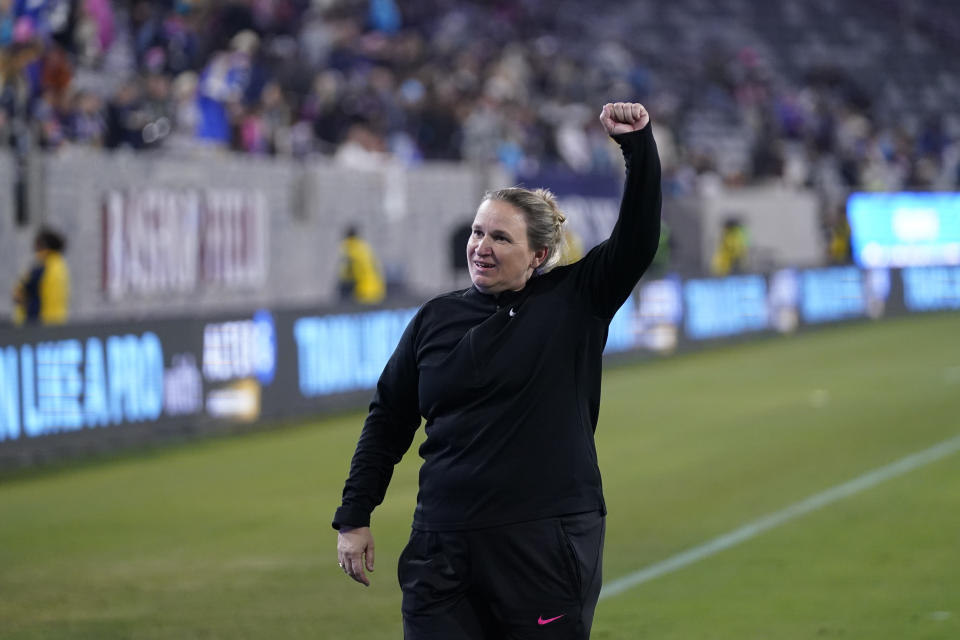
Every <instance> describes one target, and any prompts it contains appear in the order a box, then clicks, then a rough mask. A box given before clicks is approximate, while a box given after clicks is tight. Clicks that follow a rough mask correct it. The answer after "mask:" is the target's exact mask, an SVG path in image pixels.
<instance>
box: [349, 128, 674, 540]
mask: <svg viewBox="0 0 960 640" xmlns="http://www.w3.org/2000/svg"><path fill="white" fill-rule="evenodd" d="M614 139H615V140H616V141H617V142H618V143H619V144H620V147H621V149H622V151H623V155H624V159H625V160H626V166H627V175H626V181H625V185H624V194H623V199H622V201H621V205H620V213H619V218H618V219H617V223H616V226H615V227H614V229H613V232H612V233H611V235H610V237H609V238H608V239H607V240H605V241H604V242H602V243H600V244H599V245H597V246H596V247H594V248H593V249H592V250H591V251H590V252H588V253H587V255H586V256H584V257H583V259H582V260H580V261H579V262H577V263H575V264H572V265H569V266H564V267H558V268H556V269H554V270H552V271H550V272H548V273H546V274H542V275H536V276H534V277H532V278H531V279H530V280H529V281H528V282H527V284H526V286H525V287H524V288H523V289H522V290H520V291H506V292H503V293H501V294H499V295H496V296H494V295H487V294H484V293H481V292H480V291H478V290H477V289H476V288H474V287H471V288H469V289H465V290H462V291H454V292H452V293H448V294H445V295H441V296H438V297H436V298H434V299H432V300H430V301H429V302H427V303H426V304H424V305H423V307H421V308H420V310H419V311H418V312H417V314H416V315H415V316H414V318H413V319H412V320H411V321H410V324H409V325H408V326H407V328H406V330H405V331H404V333H403V336H402V337H401V339H400V342H399V344H398V345H397V348H396V350H395V351H394V353H393V355H392V356H391V357H390V360H389V361H388V362H387V365H386V367H385V368H384V370H383V374H382V375H381V376H380V380H379V381H378V383H377V388H376V392H375V393H374V397H373V401H372V402H371V404H370V412H369V414H368V416H367V419H366V422H365V423H364V426H363V430H362V432H361V434H360V441H359V443H358V444H357V449H356V453H355V454H354V456H353V460H352V462H351V465H350V475H349V477H348V479H347V482H346V485H345V487H344V490H343V502H342V505H341V506H340V508H339V509H337V512H336V514H335V516H334V521H333V526H334V528H340V526H353V527H359V526H368V525H369V523H370V514H371V512H372V511H373V509H374V507H375V506H377V505H378V504H380V503H381V502H382V501H383V498H384V495H385V494H386V491H387V485H388V484H389V482H390V478H391V476H392V475H393V468H394V466H395V465H396V464H397V463H398V462H399V461H400V459H401V458H402V457H403V454H404V453H406V451H407V449H409V448H410V444H411V442H412V441H413V436H414V432H415V431H416V430H417V428H418V427H419V425H420V418H421V416H423V417H424V418H425V419H426V426H425V430H426V436H427V437H426V440H425V441H424V443H423V445H422V446H421V447H420V456H421V457H422V458H423V465H422V466H421V468H420V492H419V494H418V496H417V507H416V510H415V512H414V522H413V526H414V527H415V528H417V529H422V530H428V531H453V530H462V529H478V528H483V527H488V526H498V525H502V524H509V523H513V522H522V521H526V520H537V519H541V518H548V517H552V516H557V515H563V514H570V513H579V512H584V511H592V510H601V511H603V512H604V513H605V512H606V507H605V504H604V501H603V491H602V488H601V482H600V469H599V466H598V465H597V451H596V446H595V444H594V432H595V431H596V428H597V417H598V414H599V410H600V375H601V365H602V354H603V348H604V345H605V344H606V340H607V329H608V327H609V325H610V320H611V318H612V317H613V315H614V313H616V311H617V309H619V308H620V306H621V305H622V304H623V303H624V301H625V300H626V299H627V297H628V296H629V295H630V292H631V291H632V290H633V288H634V286H636V284H637V281H638V280H639V279H640V276H641V275H642V274H643V272H644V271H645V270H646V268H647V267H648V266H649V265H650V262H651V261H652V260H653V256H654V254H655V253H656V250H657V243H658V240H659V236H660V200H661V197H660V160H659V157H658V155H657V148H656V144H655V143H654V140H653V135H652V132H651V126H650V125H649V124H648V125H647V126H646V127H644V128H643V129H642V130H640V131H635V132H632V133H627V134H622V135H618V136H614Z"/></svg>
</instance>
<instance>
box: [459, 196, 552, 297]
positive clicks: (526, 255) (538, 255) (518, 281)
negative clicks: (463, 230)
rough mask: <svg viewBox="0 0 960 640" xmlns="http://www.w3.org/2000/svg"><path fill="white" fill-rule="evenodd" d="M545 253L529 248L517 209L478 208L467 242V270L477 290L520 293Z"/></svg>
mask: <svg viewBox="0 0 960 640" xmlns="http://www.w3.org/2000/svg"><path fill="white" fill-rule="evenodd" d="M546 253H547V251H546V249H540V250H539V251H534V250H533V249H531V248H530V245H529V244H528V243H527V221H526V219H525V218H524V216H523V213H522V212H521V211H520V210H519V209H517V208H516V207H514V206H513V205H512V204H509V203H507V202H504V201H502V200H484V201H483V202H482V203H481V204H480V208H479V209H477V215H476V217H475V218H474V219H473V232H472V233H471V234H470V240H469V241H467V266H468V267H469V269H470V279H471V280H473V284H474V286H476V287H477V289H479V290H480V291H482V292H483V293H490V294H497V293H500V292H502V291H519V290H520V289H523V287H524V286H525V285H526V284H527V280H529V279H530V276H531V275H532V274H533V271H534V269H536V268H537V267H538V266H540V265H541V264H542V263H543V260H544V258H545V257H546Z"/></svg>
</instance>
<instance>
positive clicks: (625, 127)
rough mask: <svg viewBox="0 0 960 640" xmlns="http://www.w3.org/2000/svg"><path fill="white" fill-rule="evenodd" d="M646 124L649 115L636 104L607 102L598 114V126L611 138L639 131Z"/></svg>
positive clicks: (642, 107) (648, 120)
mask: <svg viewBox="0 0 960 640" xmlns="http://www.w3.org/2000/svg"><path fill="white" fill-rule="evenodd" d="M648 122H650V114H649V113H647V109H646V108H645V107H644V106H643V105H642V104H640V103H638V102H614V103H609V102H608V103H607V104H605V105H603V111H601V112H600V124H602V125H603V128H604V130H606V132H607V133H608V134H609V135H611V136H615V135H618V134H621V133H630V132H631V131H639V130H640V129H643V128H644V127H645V126H647V123H648Z"/></svg>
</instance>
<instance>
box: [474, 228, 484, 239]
mask: <svg viewBox="0 0 960 640" xmlns="http://www.w3.org/2000/svg"><path fill="white" fill-rule="evenodd" d="M482 235H483V231H480V229H474V230H473V237H474V238H479V237H480V236H482Z"/></svg>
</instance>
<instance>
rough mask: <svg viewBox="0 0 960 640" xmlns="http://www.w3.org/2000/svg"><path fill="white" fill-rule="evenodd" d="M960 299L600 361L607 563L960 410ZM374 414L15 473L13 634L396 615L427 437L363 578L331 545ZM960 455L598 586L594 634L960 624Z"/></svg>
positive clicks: (853, 470)
mask: <svg viewBox="0 0 960 640" xmlns="http://www.w3.org/2000/svg"><path fill="white" fill-rule="evenodd" d="M958 322H960V316H958V315H957V314H952V315H951V314H945V315H931V316H924V317H913V318H907V319H901V320H892V321H886V322H884V323H881V324H857V325H848V326H844V327H838V328H832V329H825V330H822V331H819V332H816V333H812V334H806V335H802V336H796V337H791V338H783V339H775V340H765V341H762V342H757V343H752V344H746V345H739V346H736V347H725V348H720V349H714V350H711V351H707V352H701V353H696V354H690V355H685V356H682V357H676V358H671V359H666V360H661V361H656V362H647V363H643V364H640V365H634V366H628V367H621V368H617V369H613V370H610V371H608V372H607V373H606V374H605V383H604V392H603V393H604V396H603V410H602V415H601V426H600V430H599V433H598V446H599V450H600V457H601V467H602V469H603V472H604V482H605V490H606V495H607V499H608V506H609V509H610V515H609V523H608V538H607V546H606V557H605V563H604V571H605V575H606V577H607V579H608V580H609V579H615V578H617V577H620V576H623V575H626V574H629V573H631V572H633V571H635V570H637V569H641V568H643V567H645V566H648V565H651V564H654V563H656V562H658V561H660V560H663V559H665V558H667V557H670V556H671V555H673V554H675V553H678V552H680V551H682V550H684V549H687V548H690V547H694V546H696V545H699V544H701V543H703V542H705V541H707V540H709V539H711V538H713V537H715V536H717V535H720V534H722V533H725V532H727V531H730V530H732V529H735V528H737V527H738V526H740V525H742V524H744V523H746V522H749V521H751V520H753V519H756V518H757V517H760V516H762V515H764V514H767V513H770V512H773V511H776V510H778V509H781V508H783V507H785V506H788V505H790V504H792V503H795V502H796V501H798V500H801V499H803V498H805V497H807V496H809V495H811V494H814V493H817V492H819V491H822V490H824V489H826V488H829V487H831V486H834V485H837V484H840V483H842V482H845V481H847V480H850V479H852V478H854V477H857V476H859V475H861V474H863V473H864V472H867V471H869V470H871V469H874V468H877V467H880V466H883V465H885V464H887V463H889V462H892V461H894V460H897V459H899V458H901V457H903V456H905V455H907V454H910V453H913V452H915V451H919V450H922V449H925V448H927V447H929V446H931V445H934V444H936V443H937V442H940V441H943V440H946V439H948V438H950V437H953V436H955V435H957V434H958V433H960V420H958V418H957V416H958V415H960V340H957V338H956V334H957V327H958ZM361 421H362V415H361V414H350V415H345V416H340V417H338V418H335V419H327V420H324V421H320V422H316V423H311V424H305V425H302V426H299V427H295V428H286V429H281V430H276V431H266V432H261V433H257V434H253V435H247V436H242V437H236V438H229V439H227V438H222V439H214V440H208V441H204V442H200V443H194V444H192V445H190V446H186V447H179V448H172V449H167V450H162V451H159V452H155V453H152V454H150V455H137V456H128V457H125V458H120V459H115V460H110V461H106V462H101V463H96V464H91V465H86V466H83V467H78V468H69V469H62V470H59V471H55V472H47V473H43V474H39V475H36V474H31V475H27V476H24V477H14V478H12V479H11V478H8V479H6V480H5V481H4V482H3V483H2V484H0V637H2V638H11V639H26V638H97V639H109V638H177V639H181V638H323V639H331V640H333V639H337V638H351V639H355V638H361V639H363V640H367V639H371V640H376V639H380V638H398V637H400V631H399V626H400V625H399V590H398V588H397V586H396V577H395V576H396V571H395V569H396V559H397V555H398V554H399V552H400V550H401V548H402V546H403V544H404V541H405V538H406V536H407V534H408V532H409V522H410V517H411V514H412V509H413V504H414V501H415V497H416V468H417V464H416V463H417V461H418V458H417V457H416V455H415V454H414V453H413V452H411V453H410V454H409V455H408V456H407V458H406V459H405V460H404V462H403V463H402V464H401V465H400V467H399V468H398V470H397V473H396V475H395V477H394V482H393V484H392V486H391V489H390V492H389V494H388V496H387V500H386V503H385V504H384V505H382V506H381V507H380V508H379V509H378V510H377V512H376V514H375V516H374V535H375V537H376V541H377V570H376V572H375V573H374V574H373V576H372V580H373V586H371V587H370V588H369V589H367V588H364V587H362V586H360V585H357V584H355V583H352V582H349V581H348V580H347V579H346V578H345V577H344V576H343V574H342V573H341V572H340V570H339V569H338V568H337V566H336V557H335V553H334V545H335V534H334V532H333V531H332V530H331V529H330V528H329V520H330V516H331V515H332V512H333V509H334V508H335V506H336V504H337V502H338V498H339V493H340V489H341V488H342V482H343V479H344V476H345V474H346V471H347V466H348V463H349V458H350V455H351V452H352V449H353V446H354V445H355V443H356V438H357V435H358V431H359V428H360V424H361ZM958 486H960V456H957V455H955V456H953V457H950V458H947V459H944V460H941V461H939V462H935V463H932V464H930V465H929V466H926V467H924V468H922V469H918V470H916V471H913V472H911V473H909V474H907V475H904V476H901V477H898V478H894V479H892V480H890V481H888V482H886V483H884V484H882V485H879V486H877V487H874V488H872V489H870V490H868V491H865V492H863V493H861V494H858V495H856V496H854V497H851V498H848V499H845V500H843V501H840V502H837V503H835V504H833V505H830V506H828V507H826V508H824V509H822V510H819V511H817V512H815V513H812V514H809V515H806V516H804V517H801V518H798V519H796V520H793V521H791V522H788V523H786V524H784V525H783V526H781V527H779V528H777V529H775V530H772V531H769V532H767V533H765V534H763V535H761V536H759V537H757V538H754V539H752V540H749V541H747V542H745V543H744V544H742V545H740V546H738V547H735V548H733V549H729V550H727V551H724V552H721V553H719V554H717V555H715V556H712V557H710V558H707V559H705V560H703V561H701V562H699V563H696V564H694V565H691V566H689V567H687V568H685V569H682V570H680V571H677V572H675V573H672V574H669V575H666V576H663V577H660V578H657V579H655V580H653V581H650V582H647V583H644V584H641V585H638V586H636V587H634V588H633V589H631V590H629V591H627V592H625V593H623V594H620V595H617V596H614V597H611V598H608V599H605V600H603V601H602V602H601V603H600V606H599V607H598V610H597V618H596V622H595V625H594V635H593V637H594V638H604V639H606V638H624V639H632V638H657V639H668V638H677V639H681V638H683V639H696V638H704V639H707V638H710V639H713V638H717V639H723V638H734V639H737V640H740V639H749V638H758V639H759V638H777V639H792V638H820V637H842V638H846V639H850V638H869V639H871V640H873V639H881V640H882V639H887V638H889V639H891V640H893V639H896V640H900V639H902V638H924V639H927V638H929V639H933V638H943V639H948V638H958V637H960V556H958V553H957V550H958V549H960V509H958V508H957V506H958V504H960V503H958V501H957V495H958V493H957V487H958Z"/></svg>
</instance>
